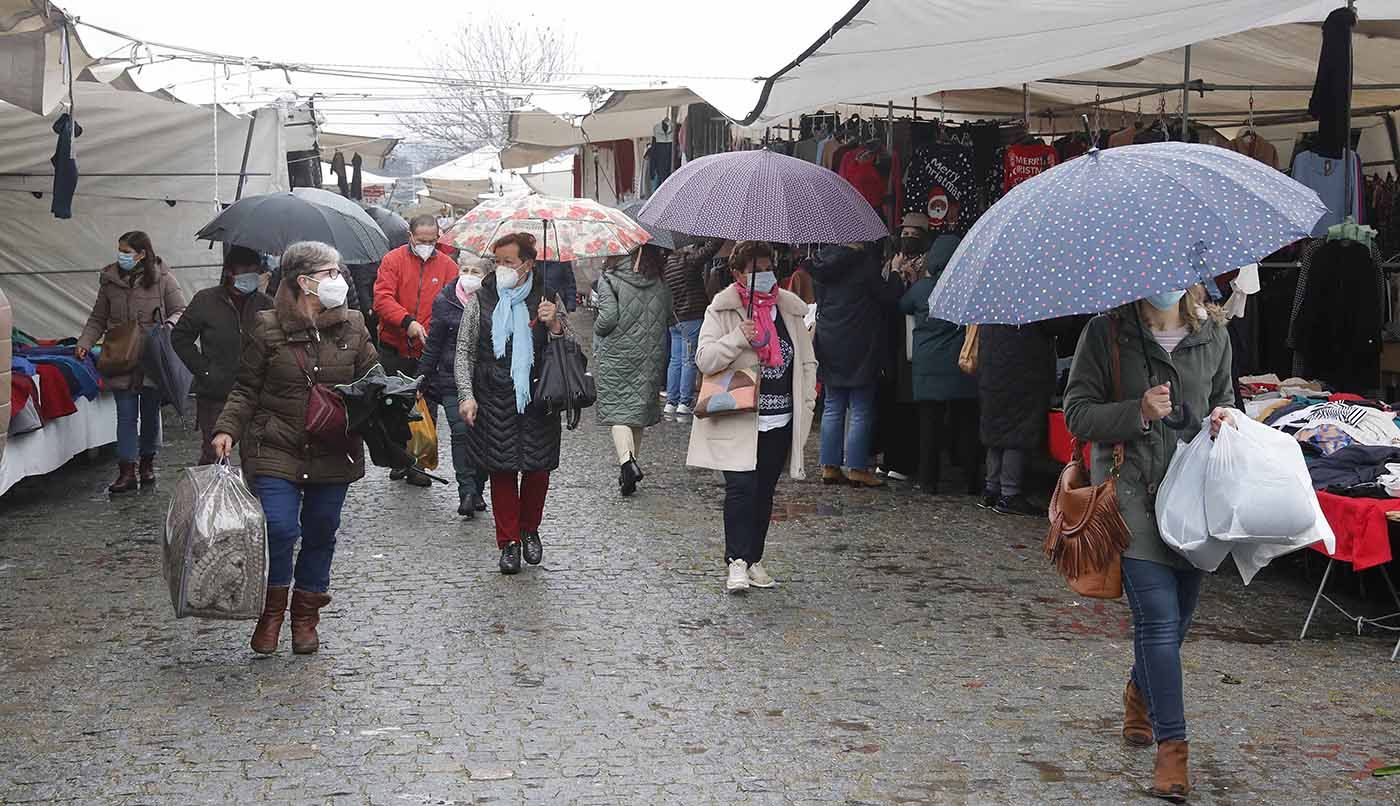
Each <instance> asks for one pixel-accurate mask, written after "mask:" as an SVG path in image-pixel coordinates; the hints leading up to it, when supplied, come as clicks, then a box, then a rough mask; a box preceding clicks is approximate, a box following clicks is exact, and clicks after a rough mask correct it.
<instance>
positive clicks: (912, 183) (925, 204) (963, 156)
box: [904, 143, 973, 225]
mask: <svg viewBox="0 0 1400 806" xmlns="http://www.w3.org/2000/svg"><path fill="white" fill-rule="evenodd" d="M972 187H973V181H972V148H971V147H969V146H965V145H959V144H957V143H934V144H933V145H929V146H924V147H923V148H921V149H919V150H918V151H917V152H916V153H915V154H914V159H913V160H912V161H911V162H910V163H909V169H908V173H906V174H905V176H904V212H906V213H925V214H927V215H928V217H929V219H930V221H931V223H933V224H934V225H937V224H939V223H940V222H942V221H943V219H944V218H945V217H946V216H947V212H948V211H947V203H948V202H949V201H955V202H958V203H959V204H963V205H966V203H967V201H968V199H969V198H970V197H971V196H972Z"/></svg>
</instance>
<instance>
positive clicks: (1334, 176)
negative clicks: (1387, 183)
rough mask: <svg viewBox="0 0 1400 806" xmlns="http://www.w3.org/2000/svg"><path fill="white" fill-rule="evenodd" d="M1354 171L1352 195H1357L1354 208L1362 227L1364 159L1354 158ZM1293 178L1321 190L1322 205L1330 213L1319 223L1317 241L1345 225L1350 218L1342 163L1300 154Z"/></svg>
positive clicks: (1314, 155) (1294, 165)
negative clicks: (1347, 210)
mask: <svg viewBox="0 0 1400 806" xmlns="http://www.w3.org/2000/svg"><path fill="white" fill-rule="evenodd" d="M1351 171H1352V174H1351V178H1352V183H1351V192H1352V193H1353V194H1354V196H1355V198H1353V199H1352V204H1351V209H1352V212H1353V214H1354V215H1355V216H1356V223H1358V224H1362V223H1365V221H1364V220H1363V219H1364V218H1365V215H1364V205H1363V203H1362V198H1361V187H1362V182H1361V158H1360V157H1358V156H1356V155H1355V154H1353V155H1352V167H1351ZM1293 178H1294V179H1296V180H1298V181H1299V182H1302V183H1303V184H1305V185H1307V186H1308V187H1310V188H1312V189H1313V190H1315V191H1317V195H1318V196H1320V197H1322V203H1323V204H1325V205H1327V214H1326V215H1324V216H1323V217H1322V218H1321V219H1320V220H1319V221H1318V222H1317V226H1315V227H1313V232H1312V234H1313V237H1314V238H1325V237H1327V228H1328V227H1330V226H1333V225H1334V224H1340V223H1342V220H1343V219H1344V218H1345V217H1346V212H1345V210H1346V188H1345V185H1346V177H1345V174H1343V173H1342V161H1341V160H1339V159H1332V158H1331V157H1324V156H1322V155H1321V154H1318V153H1317V152H1315V151H1302V152H1299V153H1298V155H1297V156H1296V157H1294V158H1293Z"/></svg>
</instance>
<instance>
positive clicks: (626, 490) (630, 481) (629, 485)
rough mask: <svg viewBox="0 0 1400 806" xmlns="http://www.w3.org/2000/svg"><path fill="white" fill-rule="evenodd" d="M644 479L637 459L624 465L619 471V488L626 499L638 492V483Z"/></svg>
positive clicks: (629, 460) (630, 460)
mask: <svg viewBox="0 0 1400 806" xmlns="http://www.w3.org/2000/svg"><path fill="white" fill-rule="evenodd" d="M642 478H643V475H642V469H641V468H640V467H638V466H637V460H636V459H628V460H627V461H626V462H623V463H622V467H621V468H620V469H619V470H618V476H617V486H618V487H619V488H620V489H621V490H622V495H623V496H624V497H626V496H629V495H631V494H633V493H635V492H636V491H637V482H639V481H641V480H642Z"/></svg>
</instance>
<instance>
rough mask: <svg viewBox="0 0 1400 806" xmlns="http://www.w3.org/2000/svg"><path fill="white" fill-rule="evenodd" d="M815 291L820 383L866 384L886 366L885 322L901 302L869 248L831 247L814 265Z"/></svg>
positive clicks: (897, 287) (834, 384) (875, 379)
mask: <svg viewBox="0 0 1400 806" xmlns="http://www.w3.org/2000/svg"><path fill="white" fill-rule="evenodd" d="M811 272H812V279H813V281H815V283H816V292H817V332H816V336H815V349H816V356H817V364H818V367H819V370H818V371H819V373H820V377H821V381H822V383H825V384H827V385H828V386H836V387H856V386H869V385H871V384H873V383H875V382H876V381H878V380H879V379H880V373H881V371H882V370H883V369H884V368H885V364H886V362H885V341H886V329H885V322H886V319H887V317H889V316H891V315H893V314H894V309H895V306H896V305H897V303H898V302H899V291H900V290H901V289H900V287H899V286H898V284H895V283H888V282H886V281H885V277H884V274H883V272H882V271H881V266H880V261H879V260H878V258H877V256H876V254H875V251H874V250H873V249H870V248H864V249H853V248H851V247H849V246H830V247H827V248H826V249H824V250H822V252H821V254H820V255H818V257H817V259H816V261H814V262H813V264H812V269H811Z"/></svg>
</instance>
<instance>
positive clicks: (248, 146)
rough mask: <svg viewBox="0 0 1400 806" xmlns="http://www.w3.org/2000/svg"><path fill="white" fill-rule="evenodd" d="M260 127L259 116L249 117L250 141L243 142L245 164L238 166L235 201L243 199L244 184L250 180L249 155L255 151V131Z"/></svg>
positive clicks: (234, 193)
mask: <svg viewBox="0 0 1400 806" xmlns="http://www.w3.org/2000/svg"><path fill="white" fill-rule="evenodd" d="M257 126H258V116H257V115H249V116H248V139H246V140H244V141H243V162H242V163H241V164H239V166H238V188H237V189H236V190H235V191H234V192H233V200H234V201H238V200H239V199H241V198H243V183H244V182H245V181H247V179H248V153H249V152H251V151H252V150H253V130H254V129H255V128H257Z"/></svg>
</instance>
